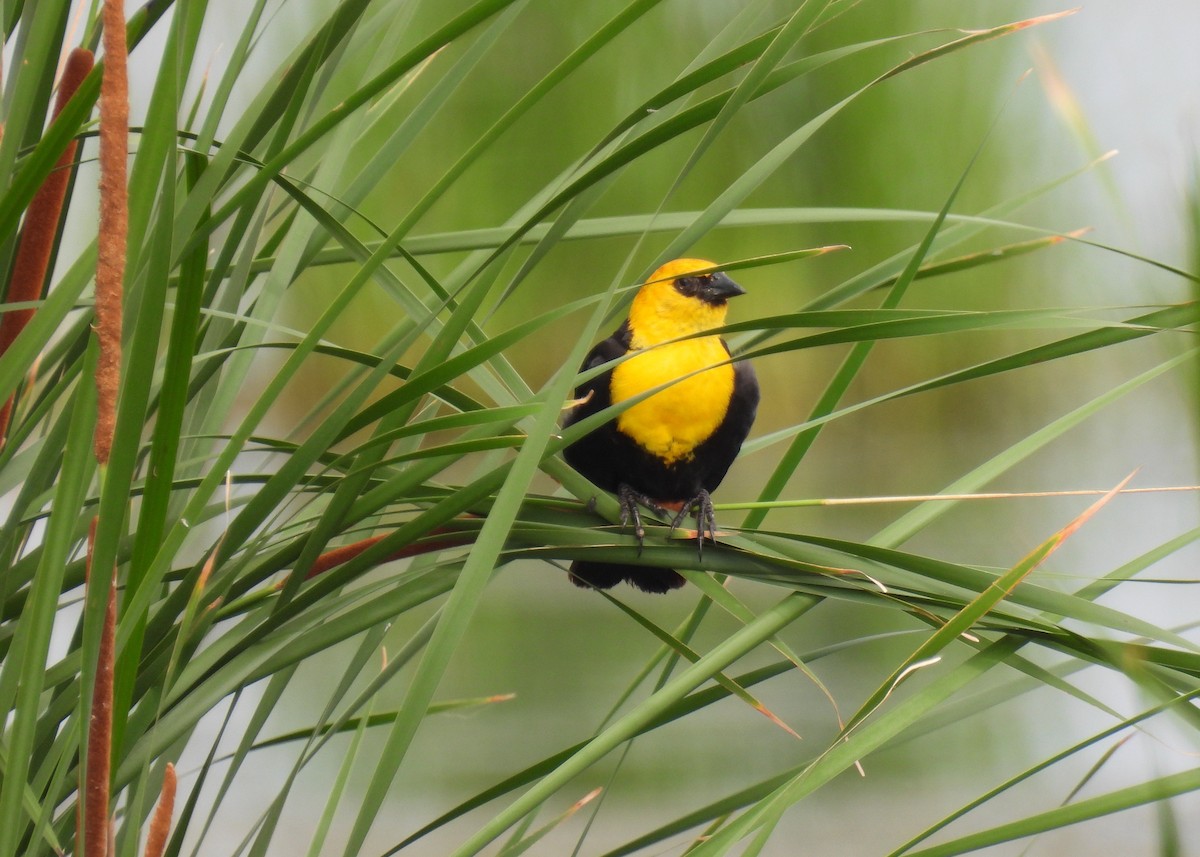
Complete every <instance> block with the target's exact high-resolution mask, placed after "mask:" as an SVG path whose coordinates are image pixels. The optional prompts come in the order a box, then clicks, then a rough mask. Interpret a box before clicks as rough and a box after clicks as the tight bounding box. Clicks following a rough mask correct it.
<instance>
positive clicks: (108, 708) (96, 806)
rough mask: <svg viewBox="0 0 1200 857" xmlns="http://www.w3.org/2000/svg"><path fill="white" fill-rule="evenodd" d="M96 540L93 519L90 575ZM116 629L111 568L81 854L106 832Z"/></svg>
mask: <svg viewBox="0 0 1200 857" xmlns="http://www.w3.org/2000/svg"><path fill="white" fill-rule="evenodd" d="M95 541H96V519H95V518H93V519H92V527H91V532H90V533H89V534H88V556H87V570H88V579H89V581H90V580H93V579H94V578H93V577H92V574H91V572H92V568H91V566H92V548H93V545H94V544H95ZM116 631H117V574H116V569H113V575H112V584H111V585H110V586H109V589H108V603H107V606H106V607H105V610H104V626H103V628H102V629H101V631H100V652H99V655H98V656H97V659H96V685H95V688H94V689H93V691H92V711H91V716H90V717H89V718H88V747H87V767H86V768H85V769H84V777H85V779H84V789H85V791H86V801H85V810H84V819H83V833H84V851H83V853H84V857H105V855H106V854H107V853H108V834H109V817H108V803H109V780H110V778H111V776H112V706H113V660H114V655H115V652H116Z"/></svg>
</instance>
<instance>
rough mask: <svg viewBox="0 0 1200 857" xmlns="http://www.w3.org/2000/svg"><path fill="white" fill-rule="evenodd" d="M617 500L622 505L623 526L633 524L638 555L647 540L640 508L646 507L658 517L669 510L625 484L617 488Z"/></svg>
mask: <svg viewBox="0 0 1200 857" xmlns="http://www.w3.org/2000/svg"><path fill="white" fill-rule="evenodd" d="M617 499H618V500H619V501H620V503H621V526H622V527H624V526H626V525H628V524H630V523H632V524H633V535H634V536H635V537H636V538H637V540H638V553H639V554H640V553H641V551H642V542H643V541H645V540H646V528H645V527H643V526H642V514H641V512H639V511H638V506H639V505H641V506H645V507H646V508H647V509H649V510H650V511H651V512H654V513H655V514H656V515H664V516H665V515H666V514H667V510H666V509H664V508H663V507H662V506H660V505H659V504H658V503H657V502H656V501H655V500H654V498H653V497H647V496H646V495H645V494H643V493H641V492H640V491H635V490H634V489H633V488H630V487H629V486H628V485H626V484H625V483H624V482H622V483H621V484H620V485H619V486H618V487H617Z"/></svg>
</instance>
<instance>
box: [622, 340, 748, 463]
mask: <svg viewBox="0 0 1200 857" xmlns="http://www.w3.org/2000/svg"><path fill="white" fill-rule="evenodd" d="M728 358H729V355H728V354H727V353H726V351H725V348H724V346H722V345H721V341H720V339H718V338H717V337H715V336H706V337H702V338H700V339H689V340H686V341H684V342H676V343H672V344H670V345H664V346H662V347H659V348H654V349H651V350H648V351H645V352H643V353H641V354H638V355H637V356H635V357H631V358H630V359H629V360H627V361H625V362H624V363H622V364H621V365H620V366H618V367H616V368H615V369H614V370H613V373H612V400H613V402H614V403H617V402H622V401H624V400H625V399H629V398H631V397H633V396H636V395H638V394H639V393H644V392H645V391H647V390H650V389H653V388H655V387H657V386H659V385H660V384H665V383H667V382H669V381H672V380H674V379H676V378H679V377H681V376H683V375H687V374H688V373H690V372H694V371H696V370H697V369H700V368H702V367H704V366H711V365H713V364H714V363H720V362H721V361H723V360H727V359H728ZM732 395H733V366H731V365H728V364H726V365H724V366H718V367H716V368H713V369H708V370H706V371H704V372H701V373H699V374H697V375H693V376H692V377H690V378H687V379H685V380H683V381H680V382H679V383H677V384H674V385H672V386H671V387H668V388H667V389H665V390H661V391H660V392H658V393H655V394H654V395H653V396H651V397H650V398H648V399H646V400H645V401H642V402H639V403H638V404H636V405H634V406H633V407H631V408H630V409H629V410H627V411H625V412H624V413H622V414H621V415H620V416H619V417H617V428H618V429H619V430H620V431H622V432H624V433H625V434H626V435H628V436H629V437H630V438H632V439H633V440H634V441H636V442H637V443H638V445H640V446H641V447H642V448H644V449H646V450H648V451H649V452H651V453H653V454H654V455H655V456H657V457H658V458H661V459H662V460H663V461H664V462H666V463H667V464H673V463H675V462H676V461H679V460H681V459H684V460H686V459H688V458H691V457H692V454H693V452H694V451H695V449H696V447H697V446H699V445H700V444H701V443H703V442H704V441H706V440H707V439H708V438H709V437H710V436H711V435H712V433H713V432H714V431H716V430H717V426H719V425H720V424H721V421H722V420H723V419H725V411H726V410H727V409H728V407H729V399H730V396H732Z"/></svg>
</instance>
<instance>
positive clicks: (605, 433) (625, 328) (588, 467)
mask: <svg viewBox="0 0 1200 857" xmlns="http://www.w3.org/2000/svg"><path fill="white" fill-rule="evenodd" d="M630 337H631V334H630V331H629V322H628V321H626V322H624V323H623V324H622V325H621V326H620V327H619V328H617V330H616V332H615V333H613V335H612V336H610V337H609V338H608V339H605V340H603V341H601V342H599V343H597V344H596V346H595V347H594V348H593V349H592V350H591V351H589V352H588V355H587V357H585V358H584V360H583V366H582V367H580V370H579V371H580V372H585V371H587V370H588V369H594V368H596V367H597V366H600V365H603V364H604V363H607V362H609V361H610V360H615V359H616V358H618V357H620V356H621V355H623V354H625V353H627V352H628V351H629V341H630ZM611 381H612V370H609V371H607V372H602V373H601V374H599V375H597V376H596V377H595V378H592V379H591V380H589V381H584V382H583V383H582V384H580V385H579V386H578V387H576V388H575V398H576V399H581V400H583V399H586V401H583V402H581V404H578V405H576V406H575V407H573V408H572V409H571V410H569V411H567V415H566V418H565V419H564V420H563V428H567V427H568V426H572V425H574V424H575V423H577V422H579V421H580V420H582V419H584V418H586V417H589V416H591V415H592V414H596V413H599V412H600V411H602V410H604V409H605V408H607V407H608V406H609V405H611V404H612V393H611V392H610V386H609V385H610V383H611ZM617 435H618V433H617V430H616V428H615V426H614V425H613V424H612V423H611V422H609V423H605V424H604V425H603V426H600V427H599V428H597V429H594V430H593V431H591V432H589V433H588V434H587V435H585V436H584V437H582V438H580V439H579V440H577V441H575V442H574V443H572V444H571V445H570V446H568V447H566V448H565V449H564V450H563V458H565V459H566V460H567V463H568V464H570V465H571V466H572V467H574V468H575V469H576V470H578V471H579V472H580V473H582V474H583V475H584V476H586V477H587V478H588V479H590V480H591V481H592V482H594V483H596V484H597V485H599V486H600V487H601V488H603V489H605V490H606V491H616V490H617V486H618V484H619V483H620V482H621V481H622V479H623V478H625V476H624V474H623V473H621V472H618V471H620V470H622V469H623V468H621V467H619V466H617V461H618V458H620V456H619V454H618V453H619V445H620V438H618V436H617Z"/></svg>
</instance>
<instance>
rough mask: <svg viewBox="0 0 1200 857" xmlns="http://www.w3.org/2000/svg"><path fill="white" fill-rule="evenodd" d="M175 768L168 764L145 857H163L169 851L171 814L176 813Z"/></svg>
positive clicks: (152, 820)
mask: <svg viewBox="0 0 1200 857" xmlns="http://www.w3.org/2000/svg"><path fill="white" fill-rule="evenodd" d="M175 784H176V781H175V766H174V765H172V764H171V763H170V762H167V769H166V771H164V772H163V784H162V792H160V793H159V796H158V805H157V806H156V807H154V815H153V816H152V817H151V819H150V833H149V834H148V835H147V836H146V850H145V852H143V853H144V855H145V857H163V853H164V852H165V851H166V850H167V837H168V836H169V835H170V833H171V814H172V813H173V812H174V811H175Z"/></svg>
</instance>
